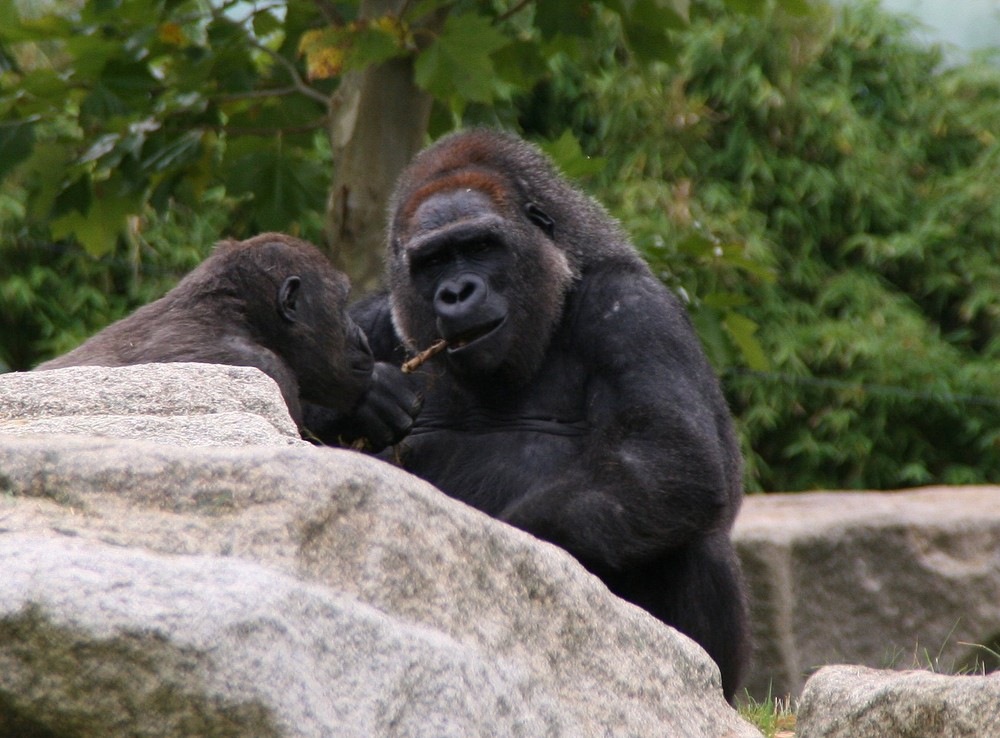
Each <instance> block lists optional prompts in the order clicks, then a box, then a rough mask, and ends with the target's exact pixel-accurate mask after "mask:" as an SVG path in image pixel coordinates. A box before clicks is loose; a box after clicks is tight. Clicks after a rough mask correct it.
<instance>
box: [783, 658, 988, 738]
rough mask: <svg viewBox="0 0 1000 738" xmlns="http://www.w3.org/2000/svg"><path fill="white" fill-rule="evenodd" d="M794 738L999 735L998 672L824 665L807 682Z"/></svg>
mask: <svg viewBox="0 0 1000 738" xmlns="http://www.w3.org/2000/svg"><path fill="white" fill-rule="evenodd" d="M797 734H798V736H799V738H919V737H922V736H927V737H928V738H930V737H931V736H933V738H987V736H998V735H1000V674H993V675H990V676H943V675H940V674H932V673H930V672H927V671H907V672H895V671H878V670H876V669H867V668H864V667H859V666H828V667H825V668H823V669H820V670H819V671H818V672H817V673H816V674H815V675H814V676H812V677H811V678H810V679H809V681H808V683H807V684H806V688H805V691H804V692H803V693H802V701H801V702H800V704H799V714H798V722H797Z"/></svg>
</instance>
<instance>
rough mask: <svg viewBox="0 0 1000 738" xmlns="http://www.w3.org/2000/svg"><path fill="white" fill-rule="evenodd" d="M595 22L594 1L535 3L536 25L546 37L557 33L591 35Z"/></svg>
mask: <svg viewBox="0 0 1000 738" xmlns="http://www.w3.org/2000/svg"><path fill="white" fill-rule="evenodd" d="M593 22H594V6H593V4H592V3H581V2H579V0H545V1H544V2H539V3H536V4H535V25H536V26H538V29H539V30H540V31H541V32H542V36H543V37H544V38H546V39H550V38H553V37H555V36H557V35H565V36H589V35H590V34H591V32H592V28H593Z"/></svg>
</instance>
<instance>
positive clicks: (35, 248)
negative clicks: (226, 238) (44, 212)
mask: <svg viewBox="0 0 1000 738" xmlns="http://www.w3.org/2000/svg"><path fill="white" fill-rule="evenodd" d="M235 206H236V203H234V202H228V201H226V200H224V199H223V197H222V193H221V189H215V190H209V191H207V192H206V193H205V196H204V198H203V202H202V206H201V207H200V208H199V209H198V211H197V212H195V211H192V210H190V209H188V208H185V207H182V206H177V207H174V208H172V209H171V210H169V211H168V212H167V213H165V214H164V215H163V216H162V217H160V218H157V219H156V220H154V221H153V222H150V223H145V224H143V223H140V222H138V221H133V226H134V227H133V228H131V229H130V235H129V238H128V241H129V246H128V252H127V253H124V254H105V255H103V256H101V257H93V256H90V255H88V254H85V253H82V252H81V251H80V250H79V249H77V248H75V247H73V246H72V245H69V244H66V243H54V242H52V241H51V240H49V239H47V238H46V237H45V236H44V234H40V233H39V232H38V231H36V230H33V229H31V228H28V227H26V226H23V225H20V226H19V225H18V223H20V222H21V220H22V216H23V206H22V205H21V204H20V203H19V202H18V198H17V197H16V196H10V195H5V194H2V193H0V232H2V233H3V234H4V237H3V239H2V241H0V263H2V264H3V265H4V272H3V274H2V276H0V336H2V337H3V340H0V371H8V370H26V369H30V368H31V367H32V366H34V365H35V364H37V363H38V362H39V361H40V360H41V359H43V358H47V357H50V356H54V355H57V354H61V353H64V352H66V351H68V350H69V349H71V348H73V347H74V346H76V345H77V344H79V343H80V342H81V341H82V340H83V339H84V338H87V337H88V336H90V335H92V334H93V333H94V332H96V331H97V330H99V329H100V328H103V327H104V326H105V325H107V324H108V323H110V322H112V321H114V320H117V319H118V318H122V317H124V316H125V315H127V314H129V313H131V312H132V311H133V310H135V309H136V308H137V307H139V306H141V305H144V304H146V303H148V302H151V301H152V300H155V299H156V298H158V297H161V296H162V295H163V294H164V293H165V292H166V291H167V290H169V289H170V288H171V287H173V286H174V284H176V282H177V281H178V280H179V279H180V278H181V277H182V276H183V275H184V274H186V273H187V272H188V271H190V270H191V269H193V268H194V267H195V266H196V265H197V264H199V263H200V262H201V261H202V260H203V259H204V258H205V257H206V256H207V255H208V254H209V252H210V250H211V247H212V244H213V243H214V242H215V240H216V239H217V238H218V233H219V231H220V228H221V226H222V224H223V223H224V222H225V220H226V219H227V218H228V217H229V212H230V211H231V210H232V209H233V208H234V207H235Z"/></svg>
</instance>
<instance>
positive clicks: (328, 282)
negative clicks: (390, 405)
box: [36, 233, 374, 427]
mask: <svg viewBox="0 0 1000 738" xmlns="http://www.w3.org/2000/svg"><path fill="white" fill-rule="evenodd" d="M349 289H350V285H349V283H348V281H347V277H345V276H344V275H343V274H342V273H340V272H339V271H337V270H336V269H334V267H333V266H332V265H331V264H330V262H329V260H327V259H326V257H324V256H323V254H321V253H320V252H319V250H318V249H317V248H316V247H315V246H313V245H312V244H309V243H307V242H305V241H302V240H299V239H297V238H292V237H290V236H286V235H283V234H279V233H265V234H262V235H259V236H256V237H254V238H251V239H249V240H246V241H223V242H221V243H219V244H218V245H217V246H216V248H215V251H214V252H213V253H212V255H211V256H209V257H208V258H207V259H206V260H205V261H204V262H202V264H200V265H199V266H198V267H197V268H196V269H194V270H193V271H192V272H191V273H190V274H188V275H187V276H186V277H185V278H184V279H183V280H181V281H180V283H179V284H178V285H177V286H176V287H175V288H174V289H172V290H171V291H170V292H168V293H167V294H166V295H164V296H163V297H161V298H160V299H159V300H156V301H155V302H152V303H150V304H149V305H146V306H144V307H141V308H139V309H138V310H137V311H135V312H134V313H133V314H132V315H130V316H128V317H127V318H123V319H122V320H119V321H118V322H116V323H113V324H112V325H110V326H108V327H107V328H105V329H104V330H102V331H100V332H99V333H97V334H96V335H94V336H92V337H91V338H90V339H89V340H87V341H86V342H84V343H83V344H82V345H80V346H78V347H77V348H75V349H74V350H72V351H70V352H69V353H67V354H64V355H63V356H60V357H58V358H56V359H53V360H51V361H48V362H45V363H44V364H41V365H40V366H38V367H36V369H58V368H60V367H67V366H84V365H91V366H126V365H130V364H145V363H159V362H174V361H194V362H205V363H213V364H233V365H237V366H255V367H257V368H258V369H261V370H262V371H264V372H265V373H266V374H268V375H269V376H271V377H272V378H273V379H274V380H275V381H276V382H277V383H278V386H279V387H280V388H281V394H282V396H283V397H284V399H285V402H286V404H287V405H288V409H289V412H290V413H291V415H292V418H293V419H294V420H295V421H296V423H297V424H298V425H299V426H300V427H301V426H302V411H301V404H300V401H301V400H311V401H313V402H319V403H322V404H323V405H326V406H328V407H329V408H331V409H332V410H336V411H348V410H351V409H352V408H354V407H355V406H356V405H357V404H358V402H359V401H360V400H361V398H362V396H363V395H364V394H365V393H366V392H367V391H368V390H369V387H370V385H371V383H372V368H373V365H374V361H373V359H372V354H371V350H370V349H369V348H368V343H367V341H366V339H365V336H364V334H363V333H362V332H361V331H360V329H359V328H358V327H357V325H356V324H355V323H354V321H353V320H352V319H351V317H350V315H349V314H348V312H347V295H348V291H349Z"/></svg>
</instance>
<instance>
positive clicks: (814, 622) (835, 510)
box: [734, 487, 1000, 697]
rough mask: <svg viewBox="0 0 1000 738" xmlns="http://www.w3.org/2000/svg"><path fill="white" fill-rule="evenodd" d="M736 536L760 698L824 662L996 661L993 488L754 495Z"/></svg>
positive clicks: (950, 666)
mask: <svg viewBox="0 0 1000 738" xmlns="http://www.w3.org/2000/svg"><path fill="white" fill-rule="evenodd" d="M734 537H735V540H736V545H737V550H738V552H739V554H740V558H741V559H742V561H743V570H744V573H745V575H746V578H747V583H748V585H749V590H750V600H751V607H750V609H751V620H752V623H753V629H754V639H755V642H756V647H755V653H754V663H753V671H752V674H751V676H750V679H749V682H748V685H747V686H748V688H749V690H750V692H751V693H752V694H754V695H756V696H758V697H762V696H764V695H766V694H767V693H768V691H769V690H770V692H771V693H772V694H775V695H784V694H787V693H792V694H798V693H799V692H800V691H801V689H802V686H803V684H804V682H805V679H806V677H807V676H808V675H809V674H810V673H811V672H812V671H814V670H815V669H817V668H818V667H820V666H823V665H825V664H837V663H850V664H862V665H866V666H870V667H882V668H885V667H892V668H914V667H920V666H931V667H934V668H936V669H940V670H943V671H961V670H963V669H965V668H968V667H970V666H971V665H972V664H973V663H974V662H975V661H976V659H979V660H980V661H981V662H986V663H987V664H989V665H990V666H995V665H996V659H995V657H994V656H991V655H990V654H989V652H988V651H985V650H984V649H981V648H977V647H976V646H975V645H973V644H984V645H987V646H992V648H993V650H996V649H997V644H998V643H1000V487H938V488H927V489H919V490H908V491H901V492H816V493H799V494H786V495H753V496H750V497H748V498H747V499H746V501H745V504H744V506H743V510H742V512H741V514H740V517H739V519H738V520H737V522H736V529H735V533H734Z"/></svg>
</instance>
